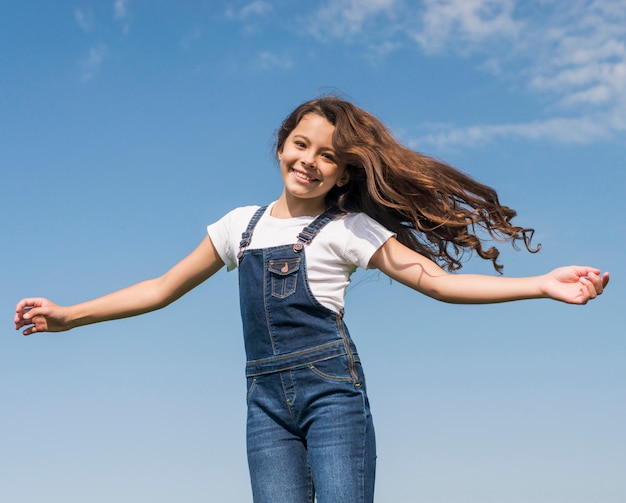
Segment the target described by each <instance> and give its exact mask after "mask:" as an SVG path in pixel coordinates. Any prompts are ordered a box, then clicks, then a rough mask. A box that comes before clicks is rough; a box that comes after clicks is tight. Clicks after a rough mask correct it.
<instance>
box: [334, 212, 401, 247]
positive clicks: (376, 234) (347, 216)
mask: <svg viewBox="0 0 626 503" xmlns="http://www.w3.org/2000/svg"><path fill="white" fill-rule="evenodd" d="M337 223H338V224H339V225H341V226H342V227H344V228H345V229H346V230H347V231H348V232H349V233H350V234H352V235H354V237H356V238H357V239H368V238H370V239H373V241H375V242H380V240H381V239H383V240H387V239H388V238H389V237H391V236H393V235H394V233H393V232H391V231H390V230H388V229H387V228H386V227H385V226H384V225H382V224H381V223H379V222H378V221H377V220H375V219H373V218H372V217H370V216H369V215H367V214H365V213H344V214H342V215H340V216H339V217H338V218H337Z"/></svg>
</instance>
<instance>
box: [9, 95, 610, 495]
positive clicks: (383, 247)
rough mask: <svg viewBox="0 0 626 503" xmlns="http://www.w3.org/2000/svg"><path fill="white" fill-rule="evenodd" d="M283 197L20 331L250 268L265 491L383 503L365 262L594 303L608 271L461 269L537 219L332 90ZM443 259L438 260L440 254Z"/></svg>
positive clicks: (290, 148)
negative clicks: (516, 220) (407, 142)
mask: <svg viewBox="0 0 626 503" xmlns="http://www.w3.org/2000/svg"><path fill="white" fill-rule="evenodd" d="M276 153H277V156H278V162H279V166H280V171H281V175H282V178H283V182H284V188H283V191H282V194H281V195H280V197H279V198H278V200H276V201H275V202H273V203H272V204H270V205H268V206H267V207H261V208H259V207H244V208H239V209H236V210H234V211H232V212H230V213H229V214H227V215H226V216H225V217H223V218H222V219H221V220H220V221H218V222H216V223H214V224H212V225H210V226H209V227H208V236H207V237H205V238H204V240H203V241H202V242H201V243H200V245H199V246H198V247H197V248H196V249H195V250H194V251H193V252H192V253H191V254H190V255H189V256H187V257H186V258H184V259H183V260H182V261H181V262H179V263H178V264H176V265H175V266H174V267H172V269H170V270H169V271H168V272H166V273H165V274H164V275H163V276H161V277H159V278H155V279H151V280H148V281H144V282H141V283H138V284H135V285H133V286H130V287H128V288H125V289H122V290H119V291H117V292H114V293H111V294H109V295H105V296H103V297H100V298H98V299H95V300H91V301H89V302H85V303H81V304H77V305H73V306H66V307H64V306H58V305H55V304H53V303H52V302H50V301H49V300H46V299H41V298H31V299H24V300H22V301H20V302H19V303H18V305H17V308H16V315H15V328H16V329H21V328H24V331H23V333H24V335H30V334H33V333H38V332H46V331H48V332H56V331H62V330H69V329H71V328H74V327H78V326H81V325H86V324H89V323H96V322H101V321H105V320H112V319H118V318H124V317H128V316H135V315H138V314H142V313H146V312H148V311H152V310H155V309H159V308H162V307H164V306H166V305H168V304H170V303H171V302H173V301H174V300H176V299H178V298H179V297H181V296H182V295H184V294H185V293H186V292H188V291H189V290H191V289H192V288H194V287H195V286H197V285H199V284H200V283H202V282H203V281H205V280H206V279H208V278H209V277H211V276H212V275H213V274H215V273H216V272H217V271H218V270H219V269H220V268H222V267H223V266H224V265H226V266H227V267H228V269H233V268H235V267H238V268H239V283H240V298H241V313H242V319H243V329H244V339H245V347H246V355H247V364H246V375H247V381H248V395H247V400H248V420H247V445H248V462H249V468H250V474H251V480H252V489H253V494H254V501H255V502H257V503H261V502H264V503H277V502H288V503H300V502H312V501H314V499H315V498H317V501H318V502H319V503H336V502H355V503H356V502H371V501H373V497H374V496H373V493H374V467H375V459H376V454H375V440H374V430H373V426H372V418H371V415H370V410H369V403H368V400H367V394H366V388H365V380H364V377H363V371H362V368H361V363H360V360H359V356H358V353H357V351H356V348H355V346H354V343H353V342H352V339H351V338H350V335H349V332H348V329H347V327H346V325H345V324H344V322H343V306H344V293H345V289H346V287H347V285H348V283H349V281H350V275H351V274H352V273H353V272H354V271H355V269H356V268H357V267H359V266H360V267H364V268H375V269H379V270H380V271H382V272H384V273H385V274H387V275H388V276H390V277H391V278H392V279H394V280H397V281H399V282H401V283H403V284H405V285H407V286H409V287H411V288H413V289H415V290H417V291H418V292H421V293H424V294H426V295H429V296H431V297H434V298H436V299H439V300H442V301H445V302H456V303H488V302H504V301H512V300H519V299H530V298H539V297H547V298H552V299H556V300H560V301H564V302H569V303H573V304H585V303H586V302H587V301H588V300H590V299H593V298H595V297H596V296H597V295H600V294H601V293H602V291H603V288H604V287H605V286H606V285H607V283H608V280H609V276H608V274H607V273H604V274H602V275H601V274H600V271H599V270H598V269H595V268H592V267H576V266H571V267H563V268H559V269H556V270H554V271H552V272H550V273H548V274H545V275H542V276H536V277H526V278H503V277H492V276H483V275H461V274H450V273H448V272H446V271H445V270H444V268H442V267H441V266H443V267H445V268H446V269H448V270H449V271H454V270H457V269H459V268H460V267H461V263H460V256H461V255H462V253H463V252H464V251H468V250H469V251H475V252H476V253H477V254H478V255H479V256H480V257H482V258H483V259H487V260H490V261H491V262H492V263H493V266H494V268H495V269H496V271H498V272H500V270H501V268H502V266H501V265H500V264H499V263H498V261H497V258H498V251H497V250H496V249H495V248H493V247H492V248H489V249H485V248H484V247H483V240H482V238H481V237H479V235H478V233H477V229H479V230H480V231H481V232H482V233H483V235H489V236H491V237H492V238H498V239H504V240H508V241H510V242H512V243H513V244H515V243H516V242H518V241H521V242H523V243H524V245H525V247H526V248H527V249H528V250H529V251H537V250H536V249H533V248H532V247H531V243H530V241H531V237H532V234H533V230H532V229H528V228H522V227H517V226H514V225H512V224H511V219H512V217H513V216H514V215H515V212H514V211H513V210H511V209H510V208H508V207H506V206H503V205H501V204H500V203H499V201H498V197H497V195H496V193H495V191H493V190H492V189H491V188H489V187H486V186H484V185H482V184H480V183H478V182H476V181H474V180H472V179H471V178H469V177H467V176H466V175H464V174H462V173H460V172H459V171H457V170H455V169H454V168H452V167H450V166H447V165H445V164H443V163H441V162H438V161H435V160H434V159H431V158H428V157H425V156H423V155H420V154H418V153H416V152H414V151H411V150H409V149H407V148H405V147H403V146H402V145H400V144H399V143H398V142H397V141H396V140H394V139H393V138H392V137H391V135H390V134H389V132H388V131H387V130H386V128H385V127H384V126H383V125H382V124H381V122H380V121H378V120H377V119H376V118H375V117H373V116H372V115H370V114H368V113H367V112H365V111H363V110H361V109H359V108H357V107H356V106H354V105H353V104H351V103H349V102H346V101H344V100H342V99H338V98H335V97H323V98H321V99H316V100H312V101H309V102H307V103H304V104H302V105H300V106H299V107H298V108H297V109H296V110H294V111H293V112H292V113H291V115H289V116H288V117H287V119H286V120H285V121H284V122H283V124H282V127H281V128H280V130H279V131H278V136H277V143H276ZM437 263H439V264H441V266H440V265H438V264H437Z"/></svg>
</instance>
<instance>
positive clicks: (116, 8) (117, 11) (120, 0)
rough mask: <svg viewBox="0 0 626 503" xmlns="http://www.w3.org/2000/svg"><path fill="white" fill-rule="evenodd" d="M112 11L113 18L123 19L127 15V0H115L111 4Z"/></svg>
mask: <svg viewBox="0 0 626 503" xmlns="http://www.w3.org/2000/svg"><path fill="white" fill-rule="evenodd" d="M113 12H114V15H115V19H125V18H126V16H128V2H127V0H115V3H114V4H113Z"/></svg>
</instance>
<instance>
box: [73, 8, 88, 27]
mask: <svg viewBox="0 0 626 503" xmlns="http://www.w3.org/2000/svg"><path fill="white" fill-rule="evenodd" d="M74 20H75V21H76V24H77V25H78V26H79V28H80V29H81V30H83V31H85V32H89V31H91V28H92V27H93V16H92V14H91V12H85V11H84V10H81V9H76V10H75V11H74Z"/></svg>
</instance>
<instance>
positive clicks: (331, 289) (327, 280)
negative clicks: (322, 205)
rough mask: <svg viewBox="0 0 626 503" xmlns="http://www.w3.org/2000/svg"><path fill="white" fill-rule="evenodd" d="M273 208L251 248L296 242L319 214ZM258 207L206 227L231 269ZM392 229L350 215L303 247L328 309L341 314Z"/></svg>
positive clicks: (313, 285) (309, 270)
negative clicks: (275, 213)
mask: <svg viewBox="0 0 626 503" xmlns="http://www.w3.org/2000/svg"><path fill="white" fill-rule="evenodd" d="M273 204H274V203H272V204H270V205H269V207H268V208H267V210H265V213H264V214H263V216H262V217H261V219H260V220H259V222H258V223H257V225H256V227H255V228H254V232H253V234H252V240H251V241H250V246H249V247H248V248H250V249H253V248H254V249H258V248H270V247H272V246H281V245H286V244H293V243H295V242H297V240H298V234H299V233H300V231H301V230H302V229H304V227H306V226H307V225H308V224H310V223H311V222H312V221H313V220H314V219H315V216H313V217H310V216H306V217H297V218H275V217H272V216H271V215H270V213H271V209H272V206H273ZM258 208H259V206H245V207H241V208H237V209H235V210H233V211H231V212H229V213H227V214H226V215H225V216H224V217H222V218H221V219H220V220H218V221H217V222H215V223H213V224H211V225H209V226H208V227H207V232H208V233H209V236H210V237H211V240H212V241H213V245H214V246H215V248H216V250H217V253H218V254H219V256H220V258H221V259H222V260H223V261H224V263H225V264H226V266H227V268H228V270H229V271H231V270H233V269H235V268H236V267H237V253H239V243H240V241H241V234H242V233H243V232H244V231H245V230H246V228H247V226H248V223H249V222H250V219H251V218H252V216H253V215H254V212H255V211H256V210H257V209H258ZM393 235H394V233H393V232H391V231H389V230H387V229H386V228H385V227H383V226H382V225H381V224H379V223H378V222H377V221H376V220H374V219H372V218H371V217H369V216H367V215H366V214H364V213H348V214H343V215H340V216H338V217H337V218H336V219H335V220H333V221H331V222H330V223H328V224H327V225H326V226H325V227H324V228H323V229H322V230H321V231H320V232H319V233H318V234H317V236H315V239H313V241H311V243H310V244H309V245H307V246H306V247H305V248H304V252H305V256H306V263H307V274H308V279H309V286H310V288H311V291H312V293H313V295H314V296H315V298H316V299H317V300H318V302H320V303H321V304H322V305H323V306H325V307H327V308H329V309H331V310H332V311H335V312H341V310H342V309H343V306H344V297H345V292H346V288H347V287H348V285H349V283H350V276H351V275H352V273H353V272H354V271H356V269H357V267H362V268H364V269H365V268H367V266H368V264H369V261H370V259H371V258H372V255H374V253H375V252H376V250H378V249H379V248H380V247H381V246H382V245H383V244H384V243H385V241H387V240H388V239H389V238H390V237H392V236H393Z"/></svg>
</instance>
